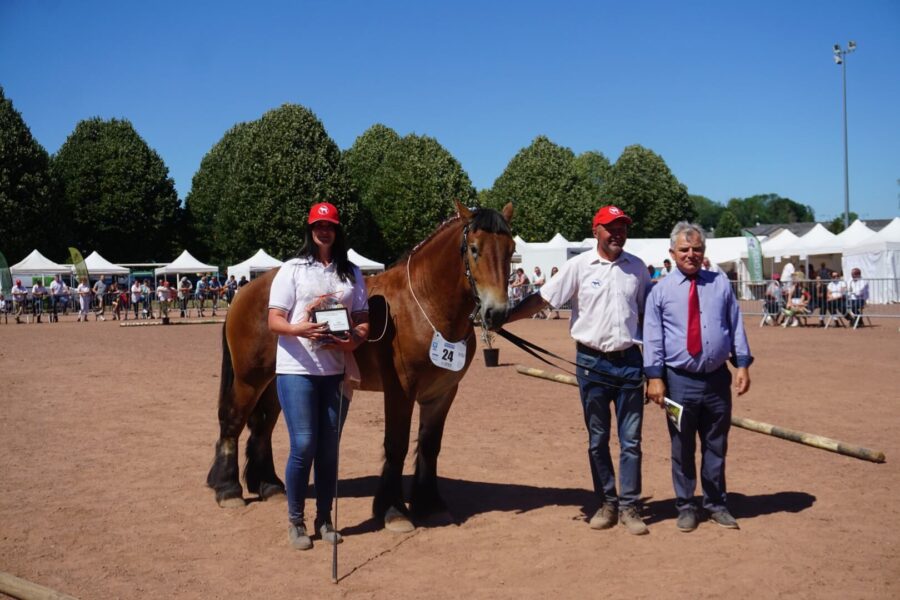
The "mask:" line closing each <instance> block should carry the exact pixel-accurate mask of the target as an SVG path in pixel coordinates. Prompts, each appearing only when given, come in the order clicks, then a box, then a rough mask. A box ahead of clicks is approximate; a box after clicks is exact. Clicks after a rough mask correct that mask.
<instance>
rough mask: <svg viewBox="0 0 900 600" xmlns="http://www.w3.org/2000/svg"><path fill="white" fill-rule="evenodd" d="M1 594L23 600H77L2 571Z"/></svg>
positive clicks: (0, 576) (0, 577)
mask: <svg viewBox="0 0 900 600" xmlns="http://www.w3.org/2000/svg"><path fill="white" fill-rule="evenodd" d="M0 592H2V593H4V594H7V595H8V596H12V597H13V598H20V599H21V600H76V598H74V597H73V596H69V595H68V594H63V593H62V592H57V591H56V590H51V589H50V588H47V587H44V586H42V585H38V584H36V583H32V582H30V581H28V580H26V579H22V578H21V577H16V576H15V575H10V574H9V573H4V572H3V571H0Z"/></svg>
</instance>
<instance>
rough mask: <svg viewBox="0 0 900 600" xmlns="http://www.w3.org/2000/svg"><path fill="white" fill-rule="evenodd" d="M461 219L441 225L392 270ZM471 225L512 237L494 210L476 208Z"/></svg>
mask: <svg viewBox="0 0 900 600" xmlns="http://www.w3.org/2000/svg"><path fill="white" fill-rule="evenodd" d="M460 218H461V217H460V216H459V215H458V214H456V215H453V216H451V217H450V218H448V219H447V220H446V221H444V222H443V223H441V224H440V225H439V226H438V228H437V229H435V230H434V231H432V232H431V234H430V235H429V236H428V237H427V238H425V239H424V240H422V241H421V242H419V243H418V244H416V245H415V246H414V247H413V249H412V250H409V251H407V252H404V253H403V255H402V256H400V258H398V259H397V260H396V261H394V263H393V264H392V265H391V268H393V267H396V266H397V265H400V264H404V263H405V262H406V261H407V259H409V257H410V256H412V255H413V254H415V253H416V252H418V250H419V248H421V247H422V246H424V245H425V244H427V243H428V242H430V241H431V240H432V239H434V238H435V237H437V235H438V234H439V233H441V232H442V231H444V230H445V229H447V228H448V227H450V225H452V224H453V223H455V222H456V221H458V220H459V219H460ZM471 223H472V230H473V231H478V230H479V229H483V230H485V231H487V232H489V233H502V234H506V235H508V236H510V237H512V230H511V229H510V228H509V223H507V222H506V219H505V218H504V217H503V215H502V214H500V212H499V211H496V210H494V209H493V208H476V209H475V210H473V211H472V221H471Z"/></svg>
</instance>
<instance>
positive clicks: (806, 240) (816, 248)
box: [763, 223, 841, 258]
mask: <svg viewBox="0 0 900 600" xmlns="http://www.w3.org/2000/svg"><path fill="white" fill-rule="evenodd" d="M763 247H765V246H763ZM840 251H841V243H840V240H838V237H837V236H836V235H834V234H833V233H831V232H830V231H828V230H827V229H825V227H823V226H822V224H821V223H816V225H815V226H814V227H813V228H812V229H810V230H809V231H807V232H806V233H805V234H803V235H802V236H801V237H800V238H799V239H798V240H797V241H796V242H794V243H793V244H791V245H790V246H787V247H786V248H784V249H783V250H782V255H783V256H799V257H800V258H806V257H807V256H813V255H819V254H836V253H839V252H840Z"/></svg>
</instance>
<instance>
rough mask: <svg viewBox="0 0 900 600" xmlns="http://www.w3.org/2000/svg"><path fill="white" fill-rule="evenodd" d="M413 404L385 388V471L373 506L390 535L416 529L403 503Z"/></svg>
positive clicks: (397, 389)
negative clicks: (404, 473) (404, 467)
mask: <svg viewBox="0 0 900 600" xmlns="http://www.w3.org/2000/svg"><path fill="white" fill-rule="evenodd" d="M412 409H413V400H412V399H411V398H409V397H408V396H407V395H406V394H405V393H404V392H403V390H402V389H401V388H400V386H399V385H385V388H384V467H383V468H382V470H381V479H380V480H379V482H378V491H377V492H375V499H374V501H373V503H372V511H373V513H374V516H375V518H376V519H382V520H383V521H384V526H385V528H386V529H388V530H390V531H396V532H399V533H406V532H409V531H412V530H413V529H415V527H414V526H413V524H412V521H410V520H409V517H408V516H407V510H406V504H405V503H404V502H403V461H404V460H405V459H406V453H407V452H408V451H409V424H410V421H411V420H412Z"/></svg>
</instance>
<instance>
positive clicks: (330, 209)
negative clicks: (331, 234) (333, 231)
mask: <svg viewBox="0 0 900 600" xmlns="http://www.w3.org/2000/svg"><path fill="white" fill-rule="evenodd" d="M319 221H328V222H329V223H334V224H335V225H340V224H341V222H340V221H339V220H338V210H337V208H335V206H334V204H330V203H328V202H319V203H318V204H313V206H312V208H310V209H309V220H308V221H307V223H309V224H310V225H312V224H313V223H317V222H319Z"/></svg>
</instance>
